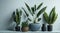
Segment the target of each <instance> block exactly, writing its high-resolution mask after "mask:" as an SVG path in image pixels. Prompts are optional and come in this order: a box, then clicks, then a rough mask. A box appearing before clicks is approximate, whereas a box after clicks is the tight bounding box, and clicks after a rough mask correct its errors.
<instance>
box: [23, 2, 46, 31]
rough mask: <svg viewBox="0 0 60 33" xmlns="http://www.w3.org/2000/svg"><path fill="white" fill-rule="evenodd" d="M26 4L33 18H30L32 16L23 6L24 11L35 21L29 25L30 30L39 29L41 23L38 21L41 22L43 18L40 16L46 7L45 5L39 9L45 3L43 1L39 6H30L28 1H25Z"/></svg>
mask: <svg viewBox="0 0 60 33" xmlns="http://www.w3.org/2000/svg"><path fill="white" fill-rule="evenodd" d="M25 5H26V7H27V9H28V11H29V12H30V14H31V16H32V18H33V20H32V19H31V18H29V17H30V16H29V14H28V13H27V12H26V10H25V9H24V8H23V7H22V9H23V10H24V12H25V13H26V15H27V17H28V20H30V21H33V23H31V24H30V25H29V27H30V30H32V31H36V30H39V28H40V24H39V23H37V22H39V21H40V20H41V18H39V16H40V15H41V14H42V13H43V12H44V11H45V9H46V7H43V8H42V9H41V10H39V9H40V8H41V6H42V5H43V3H41V4H39V5H38V6H36V5H34V6H33V7H29V5H28V4H27V3H25ZM36 11H39V12H38V13H37V14H36ZM35 15H36V16H35Z"/></svg>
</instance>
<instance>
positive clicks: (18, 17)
mask: <svg viewBox="0 0 60 33" xmlns="http://www.w3.org/2000/svg"><path fill="white" fill-rule="evenodd" d="M13 14H14V16H13V19H14V21H15V22H16V24H17V25H19V24H20V21H21V15H22V11H21V10H20V11H18V9H16V12H15V11H14V12H13Z"/></svg>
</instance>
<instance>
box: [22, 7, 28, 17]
mask: <svg viewBox="0 0 60 33" xmlns="http://www.w3.org/2000/svg"><path fill="white" fill-rule="evenodd" d="M22 9H23V10H24V12H25V14H26V16H27V17H28V16H29V15H28V13H27V12H26V10H25V9H24V8H23V7H22Z"/></svg>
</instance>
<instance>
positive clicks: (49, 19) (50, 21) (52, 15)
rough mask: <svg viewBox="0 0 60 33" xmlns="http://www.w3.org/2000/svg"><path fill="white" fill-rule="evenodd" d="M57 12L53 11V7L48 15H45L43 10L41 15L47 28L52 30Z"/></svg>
mask: <svg viewBox="0 0 60 33" xmlns="http://www.w3.org/2000/svg"><path fill="white" fill-rule="evenodd" d="M57 16H58V14H56V12H55V7H54V8H52V10H51V12H50V14H49V16H48V15H47V13H46V12H44V14H43V17H44V20H45V21H46V22H47V23H48V26H47V30H48V31H52V27H53V26H52V24H53V23H54V22H55V21H56V19H57Z"/></svg>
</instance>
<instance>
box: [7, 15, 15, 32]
mask: <svg viewBox="0 0 60 33" xmlns="http://www.w3.org/2000/svg"><path fill="white" fill-rule="evenodd" d="M7 22H8V23H7V28H6V30H11V31H13V30H14V27H15V26H16V23H15V22H14V21H13V18H12V15H11V17H10V18H9V20H8V21H7Z"/></svg>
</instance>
